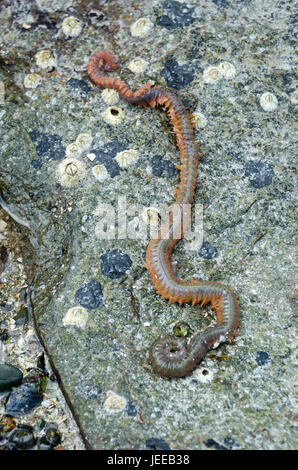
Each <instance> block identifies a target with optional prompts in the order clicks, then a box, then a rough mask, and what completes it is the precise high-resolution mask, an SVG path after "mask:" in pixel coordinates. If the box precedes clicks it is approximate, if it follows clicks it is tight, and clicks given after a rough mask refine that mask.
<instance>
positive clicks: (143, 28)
mask: <svg viewBox="0 0 298 470" xmlns="http://www.w3.org/2000/svg"><path fill="white" fill-rule="evenodd" d="M152 28H153V23H152V21H150V20H149V18H139V19H138V20H137V21H135V22H134V23H133V24H132V25H131V27H130V32H131V35H132V36H134V37H139V38H143V37H145V36H147V34H148V33H149V32H150V31H151V29H152Z"/></svg>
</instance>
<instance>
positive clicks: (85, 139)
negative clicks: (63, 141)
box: [75, 133, 92, 152]
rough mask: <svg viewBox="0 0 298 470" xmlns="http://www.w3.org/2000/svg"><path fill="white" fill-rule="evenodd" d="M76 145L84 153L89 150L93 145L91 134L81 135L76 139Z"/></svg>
mask: <svg viewBox="0 0 298 470" xmlns="http://www.w3.org/2000/svg"><path fill="white" fill-rule="evenodd" d="M75 143H76V145H77V146H78V147H79V148H80V149H81V150H82V151H83V152H85V151H86V150H89V148H90V147H91V144H92V136H91V134H88V133H84V134H79V135H78V137H77V138H76V142H75Z"/></svg>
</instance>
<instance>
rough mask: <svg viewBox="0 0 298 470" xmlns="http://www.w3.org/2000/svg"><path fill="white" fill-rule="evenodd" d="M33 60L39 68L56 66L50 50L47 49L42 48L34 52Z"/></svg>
mask: <svg viewBox="0 0 298 470" xmlns="http://www.w3.org/2000/svg"><path fill="white" fill-rule="evenodd" d="M35 60H36V64H37V65H38V67H40V68H41V69H48V68H53V67H56V66H57V62H56V59H55V57H54V56H53V54H52V52H51V51H49V50H48V49H43V50H42V51H39V52H37V53H36V54H35Z"/></svg>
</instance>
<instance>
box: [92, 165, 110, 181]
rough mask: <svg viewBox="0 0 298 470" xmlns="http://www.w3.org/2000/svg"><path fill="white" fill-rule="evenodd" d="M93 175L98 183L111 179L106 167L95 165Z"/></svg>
mask: <svg viewBox="0 0 298 470" xmlns="http://www.w3.org/2000/svg"><path fill="white" fill-rule="evenodd" d="M92 174H93V176H94V178H96V179H97V181H104V180H105V179H107V178H108V177H109V173H108V172H107V169H106V167H105V166H104V165H95V166H94V167H93V168H92Z"/></svg>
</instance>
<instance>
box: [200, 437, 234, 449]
mask: <svg viewBox="0 0 298 470" xmlns="http://www.w3.org/2000/svg"><path fill="white" fill-rule="evenodd" d="M204 444H205V446H206V447H207V448H208V449H211V448H213V449H216V450H228V449H227V447H225V446H223V445H222V444H219V443H218V442H216V441H215V440H214V439H207V441H204Z"/></svg>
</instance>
